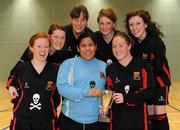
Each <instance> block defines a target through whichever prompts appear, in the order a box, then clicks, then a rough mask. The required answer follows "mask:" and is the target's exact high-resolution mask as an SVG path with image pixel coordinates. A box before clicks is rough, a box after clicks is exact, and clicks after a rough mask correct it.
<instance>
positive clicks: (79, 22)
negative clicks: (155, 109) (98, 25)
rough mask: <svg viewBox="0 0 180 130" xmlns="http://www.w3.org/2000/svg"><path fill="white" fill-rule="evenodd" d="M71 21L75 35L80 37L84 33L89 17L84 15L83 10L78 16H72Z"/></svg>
mask: <svg viewBox="0 0 180 130" xmlns="http://www.w3.org/2000/svg"><path fill="white" fill-rule="evenodd" d="M70 23H71V25H72V28H73V34H74V35H75V37H78V36H79V34H80V33H82V32H83V31H84V29H85V27H86V25H87V19H86V17H85V16H84V14H83V12H81V13H80V16H79V17H78V18H70Z"/></svg>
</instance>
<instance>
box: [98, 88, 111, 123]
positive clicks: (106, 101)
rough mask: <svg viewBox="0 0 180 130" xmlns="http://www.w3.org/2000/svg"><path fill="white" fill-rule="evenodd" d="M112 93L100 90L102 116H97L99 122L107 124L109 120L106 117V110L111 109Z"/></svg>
mask: <svg viewBox="0 0 180 130" xmlns="http://www.w3.org/2000/svg"><path fill="white" fill-rule="evenodd" d="M113 93H114V92H113V91H111V90H102V94H101V98H102V103H101V108H100V109H103V110H102V114H101V115H100V116H99V121H100V122H106V123H109V121H110V119H109V117H108V116H107V114H108V109H109V108H110V107H111V105H112V102H113V100H112V97H113Z"/></svg>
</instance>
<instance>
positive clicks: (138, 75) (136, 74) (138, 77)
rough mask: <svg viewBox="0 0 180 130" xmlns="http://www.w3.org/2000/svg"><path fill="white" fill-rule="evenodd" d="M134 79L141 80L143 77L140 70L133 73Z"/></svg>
mask: <svg viewBox="0 0 180 130" xmlns="http://www.w3.org/2000/svg"><path fill="white" fill-rule="evenodd" d="M133 79H134V80H140V79H141V78H140V72H134V73H133Z"/></svg>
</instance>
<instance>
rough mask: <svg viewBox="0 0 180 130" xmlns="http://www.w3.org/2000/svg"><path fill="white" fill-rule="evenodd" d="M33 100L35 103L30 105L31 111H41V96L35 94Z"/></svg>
mask: <svg viewBox="0 0 180 130" xmlns="http://www.w3.org/2000/svg"><path fill="white" fill-rule="evenodd" d="M32 99H33V102H31V103H30V107H29V109H30V110H33V109H35V108H36V109H38V110H41V105H42V104H41V103H40V102H39V100H40V95H39V94H38V93H35V94H33V97H32Z"/></svg>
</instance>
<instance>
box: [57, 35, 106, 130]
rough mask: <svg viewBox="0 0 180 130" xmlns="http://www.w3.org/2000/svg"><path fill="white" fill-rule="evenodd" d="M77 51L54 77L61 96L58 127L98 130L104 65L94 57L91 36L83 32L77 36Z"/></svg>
mask: <svg viewBox="0 0 180 130" xmlns="http://www.w3.org/2000/svg"><path fill="white" fill-rule="evenodd" d="M78 51H79V53H80V56H78V57H74V58H71V59H68V60H65V61H64V62H63V63H62V65H61V67H60V69H59V72H58V76H57V87H58V91H59V93H60V95H62V96H63V97H64V100H63V104H64V105H63V106H62V113H61V114H60V116H59V124H60V128H61V130H83V129H93V130H101V128H100V127H101V126H100V124H99V122H98V115H99V114H100V113H99V105H100V103H101V102H100V100H99V95H100V93H101V91H100V90H102V89H104V87H105V82H106V81H105V68H106V64H105V63H104V62H103V61H100V60H98V59H96V58H94V55H95V51H96V42H95V39H94V36H93V35H92V34H91V33H87V32H84V33H82V34H81V35H80V36H79V37H78ZM92 83H93V85H94V86H93V87H92ZM69 106H71V107H69Z"/></svg>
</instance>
